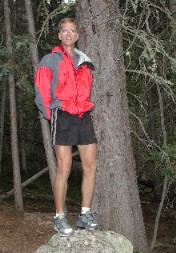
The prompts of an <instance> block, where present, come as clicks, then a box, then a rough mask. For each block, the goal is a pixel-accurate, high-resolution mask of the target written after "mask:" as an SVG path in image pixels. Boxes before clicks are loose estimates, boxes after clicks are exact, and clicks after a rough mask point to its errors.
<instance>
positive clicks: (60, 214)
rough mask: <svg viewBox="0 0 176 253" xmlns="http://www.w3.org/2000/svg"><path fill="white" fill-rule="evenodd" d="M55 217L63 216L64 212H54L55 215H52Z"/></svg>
mask: <svg viewBox="0 0 176 253" xmlns="http://www.w3.org/2000/svg"><path fill="white" fill-rule="evenodd" d="M57 217H59V218H62V217H64V213H56V215H55V216H54V218H57Z"/></svg>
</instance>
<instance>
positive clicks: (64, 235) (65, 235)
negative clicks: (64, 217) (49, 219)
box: [54, 226, 74, 237]
mask: <svg viewBox="0 0 176 253" xmlns="http://www.w3.org/2000/svg"><path fill="white" fill-rule="evenodd" d="M54 230H55V231H56V232H57V233H58V234H59V235H60V236H62V237H68V236H70V235H72V234H73V233H74V231H72V232H71V233H70V234H61V233H60V232H59V230H58V229H57V227H56V226H54Z"/></svg>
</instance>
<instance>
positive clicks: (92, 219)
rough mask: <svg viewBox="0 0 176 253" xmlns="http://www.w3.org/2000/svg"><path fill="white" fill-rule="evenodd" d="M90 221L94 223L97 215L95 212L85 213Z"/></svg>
mask: <svg viewBox="0 0 176 253" xmlns="http://www.w3.org/2000/svg"><path fill="white" fill-rule="evenodd" d="M85 216H86V218H87V220H88V222H90V223H92V222H93V221H94V218H95V215H94V214H93V213H88V214H85Z"/></svg>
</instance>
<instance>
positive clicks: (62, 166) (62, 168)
mask: <svg viewBox="0 0 176 253" xmlns="http://www.w3.org/2000/svg"><path fill="white" fill-rule="evenodd" d="M70 170H71V162H67V161H66V160H59V161H58V169H57V174H58V175H60V176H61V175H62V176H69V174H70Z"/></svg>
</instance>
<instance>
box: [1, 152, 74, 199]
mask: <svg viewBox="0 0 176 253" xmlns="http://www.w3.org/2000/svg"><path fill="white" fill-rule="evenodd" d="M76 155H78V151H75V152H74V153H72V157H74V156H76ZM47 171H48V167H46V168H44V169H43V170H41V171H39V172H38V173H37V174H35V175H34V176H32V177H30V178H29V179H27V180H26V181H25V182H23V183H22V184H21V187H22V189H23V188H24V187H26V186H28V185H29V184H30V183H32V182H33V181H35V180H36V179H37V178H39V177H41V176H42V175H43V174H45V173H46V172H47ZM13 194H14V188H13V189H12V190H10V191H8V192H6V193H3V194H1V195H0V200H3V199H7V198H8V197H10V196H12V195H13Z"/></svg>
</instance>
